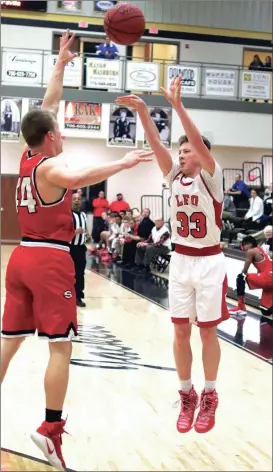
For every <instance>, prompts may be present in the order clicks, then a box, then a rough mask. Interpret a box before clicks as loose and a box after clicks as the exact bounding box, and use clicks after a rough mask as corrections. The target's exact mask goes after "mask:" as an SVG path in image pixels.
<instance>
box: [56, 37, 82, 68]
mask: <svg viewBox="0 0 273 472" xmlns="http://www.w3.org/2000/svg"><path fill="white" fill-rule="evenodd" d="M69 35H70V30H69V29H68V30H66V31H65V32H64V33H63V34H62V37H61V40H60V52H59V57H58V60H59V61H61V62H63V64H68V62H70V61H72V60H73V59H74V58H75V57H77V56H78V54H77V53H73V52H71V51H70V48H71V47H72V44H73V41H74V38H75V34H72V36H71V37H70V38H69Z"/></svg>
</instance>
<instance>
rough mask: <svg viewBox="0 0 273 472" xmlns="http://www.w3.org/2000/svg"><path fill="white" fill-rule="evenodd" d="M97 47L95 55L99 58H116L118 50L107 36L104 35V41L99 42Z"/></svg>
mask: <svg viewBox="0 0 273 472" xmlns="http://www.w3.org/2000/svg"><path fill="white" fill-rule="evenodd" d="M96 47H97V52H96V55H97V56H98V57H100V58H101V59H117V58H118V55H119V52H118V48H117V47H116V45H115V44H114V43H112V41H111V40H110V38H108V36H106V39H105V43H101V44H99V46H96Z"/></svg>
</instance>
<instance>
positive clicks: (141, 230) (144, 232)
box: [138, 208, 155, 240]
mask: <svg viewBox="0 0 273 472" xmlns="http://www.w3.org/2000/svg"><path fill="white" fill-rule="evenodd" d="M150 214H151V212H150V210H149V208H144V210H143V211H142V214H141V218H139V219H140V221H139V226H138V236H139V237H140V238H141V239H142V240H146V239H148V237H149V236H150V234H151V232H152V229H153V227H154V225H155V224H154V222H153V221H152V220H151V218H150Z"/></svg>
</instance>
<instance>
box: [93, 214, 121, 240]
mask: <svg viewBox="0 0 273 472" xmlns="http://www.w3.org/2000/svg"><path fill="white" fill-rule="evenodd" d="M115 218H116V216H113V215H112V214H111V213H110V214H109V212H107V214H106V219H105V220H104V225H105V228H104V230H103V231H102V232H101V234H100V242H99V244H98V245H97V247H96V248H97V249H100V248H105V247H107V248H108V247H109V238H110V236H111V232H110V228H111V227H112V225H113V224H114V223H115Z"/></svg>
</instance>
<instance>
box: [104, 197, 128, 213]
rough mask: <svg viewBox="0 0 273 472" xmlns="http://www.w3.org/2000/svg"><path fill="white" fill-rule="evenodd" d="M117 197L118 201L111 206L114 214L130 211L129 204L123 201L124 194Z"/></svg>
mask: <svg viewBox="0 0 273 472" xmlns="http://www.w3.org/2000/svg"><path fill="white" fill-rule="evenodd" d="M116 197H117V199H116V200H114V201H113V202H112V203H111V204H110V206H109V208H110V210H111V211H112V212H116V213H118V214H120V212H121V211H124V212H125V211H126V210H129V209H130V205H129V203H127V202H125V201H124V200H123V195H122V193H117V195H116Z"/></svg>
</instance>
